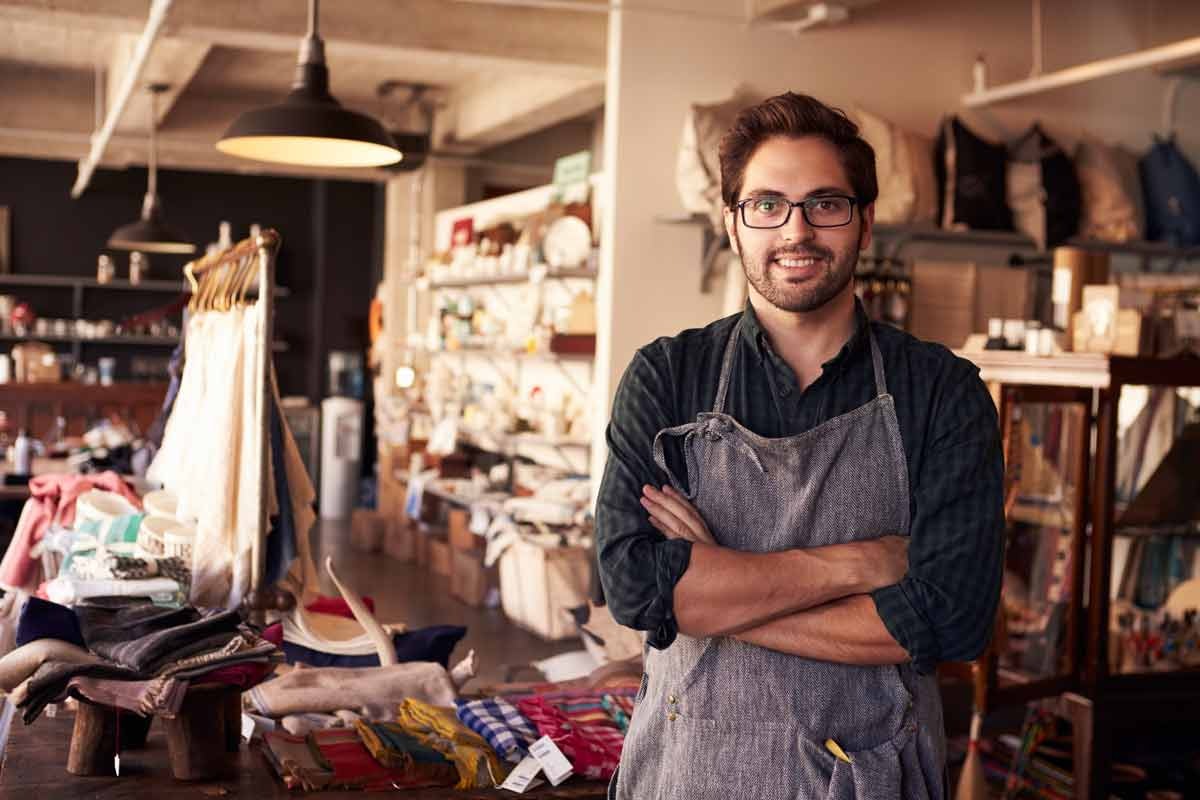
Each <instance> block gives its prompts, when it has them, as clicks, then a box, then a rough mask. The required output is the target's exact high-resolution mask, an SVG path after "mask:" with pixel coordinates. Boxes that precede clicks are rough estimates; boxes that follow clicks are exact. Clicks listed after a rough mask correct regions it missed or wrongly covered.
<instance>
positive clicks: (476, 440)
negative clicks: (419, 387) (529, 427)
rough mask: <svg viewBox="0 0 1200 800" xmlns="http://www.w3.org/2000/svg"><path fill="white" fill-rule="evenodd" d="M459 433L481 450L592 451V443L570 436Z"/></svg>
mask: <svg viewBox="0 0 1200 800" xmlns="http://www.w3.org/2000/svg"><path fill="white" fill-rule="evenodd" d="M459 433H460V434H461V435H462V436H463V437H465V438H466V439H467V440H468V441H469V442H470V443H471V444H473V445H474V446H476V447H478V448H479V449H480V450H494V449H497V448H504V447H505V446H509V447H512V446H517V445H527V446H529V447H555V448H576V449H590V448H591V446H592V443H591V442H590V441H587V440H585V439H572V438H570V437H568V436H542V435H541V434H537V433H498V432H494V431H486V430H472V429H470V428H460V429H459Z"/></svg>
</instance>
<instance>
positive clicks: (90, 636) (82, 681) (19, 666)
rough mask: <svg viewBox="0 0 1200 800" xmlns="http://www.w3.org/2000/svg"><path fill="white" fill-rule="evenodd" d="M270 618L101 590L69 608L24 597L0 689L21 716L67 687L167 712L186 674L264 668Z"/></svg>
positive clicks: (256, 678) (243, 673) (271, 637)
mask: <svg viewBox="0 0 1200 800" xmlns="http://www.w3.org/2000/svg"><path fill="white" fill-rule="evenodd" d="M281 633H282V632H281V630H280V629H279V628H278V626H276V627H274V629H268V630H267V631H264V632H263V633H262V634H261V635H260V634H259V633H257V632H255V631H253V630H251V629H250V628H248V627H246V626H245V625H243V624H242V621H241V617H240V616H239V615H238V613H237V612H236V611H206V610H200V609H196V608H192V607H190V606H184V607H182V608H166V607H160V606H156V605H153V604H151V603H147V602H145V601H140V600H135V599H131V598H119V597H112V598H104V599H97V600H95V601H92V602H89V603H85V604H82V605H79V606H77V607H76V608H75V609H70V608H67V607H65V606H62V605H58V604H56V603H51V602H48V601H45V600H41V599H39V598H30V600H29V601H28V602H27V603H26V605H25V607H24V609H23V610H22V612H21V618H20V621H19V623H18V629H17V645H18V647H17V648H16V649H15V650H13V651H12V652H11V653H9V654H8V655H6V656H5V657H4V658H2V659H0V689H3V690H5V691H11V692H12V696H11V698H10V699H11V700H12V701H13V702H14V703H15V704H16V706H17V707H18V708H19V709H20V710H21V713H22V716H23V718H24V720H25V722H26V723H27V724H28V723H30V722H33V721H34V720H35V719H37V717H38V716H39V715H40V714H41V712H42V710H43V709H44V708H45V707H46V706H47V705H48V704H50V703H54V702H58V701H60V700H62V699H65V698H66V697H67V696H68V695H73V696H76V697H80V698H83V699H85V700H90V701H92V702H96V703H101V704H104V705H111V706H116V707H118V708H124V709H127V710H130V711H134V712H136V713H139V714H160V715H166V716H170V715H174V714H175V713H177V712H178V710H179V707H180V703H182V700H183V695H184V693H185V692H186V690H187V687H188V686H189V685H190V684H191V683H192V682H204V683H225V684H228V685H231V686H237V687H241V688H249V687H253V686H254V685H256V684H258V683H259V682H261V681H262V680H263V679H264V678H266V677H267V675H269V674H270V672H271V671H272V670H273V669H274V666H275V665H274V664H273V663H272V656H273V655H274V654H275V653H276V652H277V649H278V648H277V644H278V642H279V641H280V640H281Z"/></svg>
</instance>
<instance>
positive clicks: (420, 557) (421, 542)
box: [411, 524, 433, 569]
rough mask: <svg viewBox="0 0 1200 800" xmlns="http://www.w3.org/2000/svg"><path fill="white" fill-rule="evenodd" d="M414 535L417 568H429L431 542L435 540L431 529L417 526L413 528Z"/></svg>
mask: <svg viewBox="0 0 1200 800" xmlns="http://www.w3.org/2000/svg"><path fill="white" fill-rule="evenodd" d="M411 530H412V534H413V559H414V560H415V561H416V562H417V566H419V567H425V568H426V569H428V568H429V540H430V539H431V538H433V536H432V534H431V533H430V531H429V528H428V527H426V526H424V525H420V524H415V525H414V527H412V528H411Z"/></svg>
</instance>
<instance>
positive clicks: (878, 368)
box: [867, 320, 888, 397]
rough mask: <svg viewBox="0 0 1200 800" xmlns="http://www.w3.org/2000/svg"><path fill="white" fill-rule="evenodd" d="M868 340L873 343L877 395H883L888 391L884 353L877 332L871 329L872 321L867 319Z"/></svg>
mask: <svg viewBox="0 0 1200 800" xmlns="http://www.w3.org/2000/svg"><path fill="white" fill-rule="evenodd" d="M867 341H869V342H870V343H871V370H872V371H873V372H874V373H875V396H876V397H883V396H884V395H885V394H887V393H888V390H887V375H885V374H884V371H883V355H882V354H881V353H880V352H879V345H878V344H877V343H876V342H875V332H874V331H872V330H871V322H870V320H868V321H867Z"/></svg>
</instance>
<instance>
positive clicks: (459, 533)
mask: <svg viewBox="0 0 1200 800" xmlns="http://www.w3.org/2000/svg"><path fill="white" fill-rule="evenodd" d="M447 519H448V522H449V525H448V526H447V527H448V529H449V532H450V548H451V549H452V550H461V551H463V552H465V553H474V552H478V551H481V550H483V546H484V540H483V537H482V536H476V535H475V534H473V533H471V529H470V528H469V527H468V526H469V525H470V523H471V512H469V511H467V510H465V509H461V508H455V509H451V510H450V513H449V514H448V515H447Z"/></svg>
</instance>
